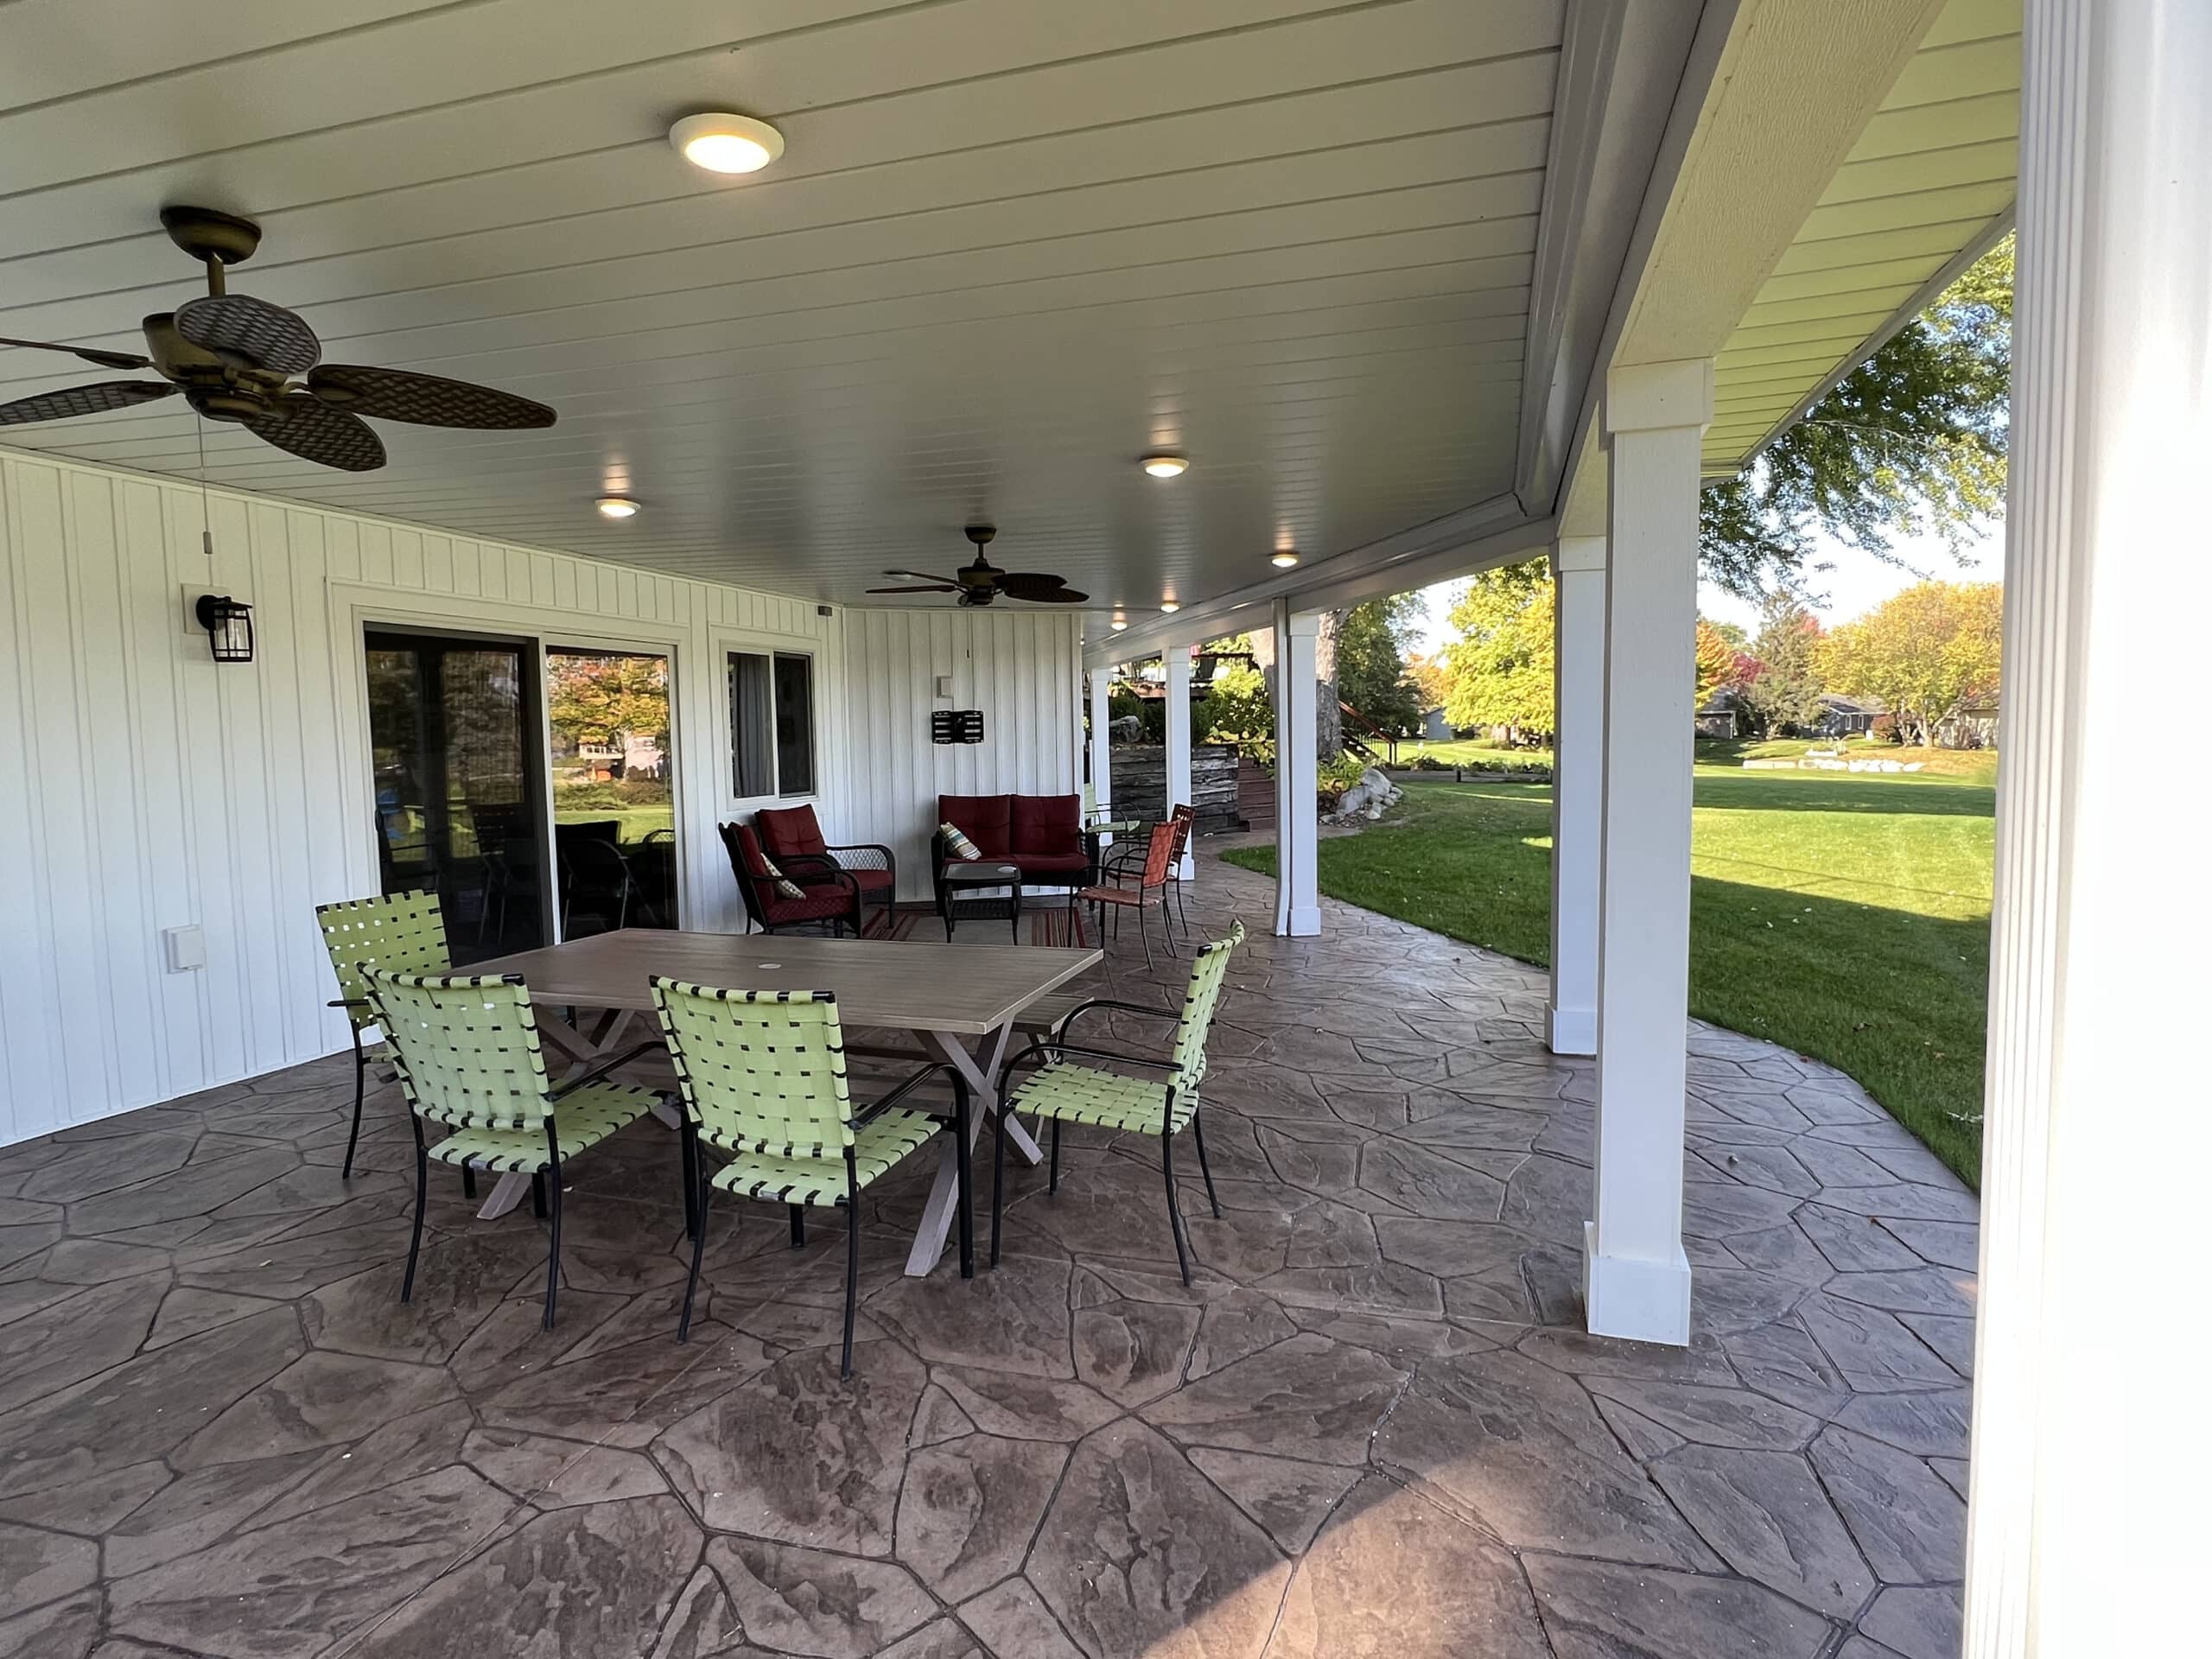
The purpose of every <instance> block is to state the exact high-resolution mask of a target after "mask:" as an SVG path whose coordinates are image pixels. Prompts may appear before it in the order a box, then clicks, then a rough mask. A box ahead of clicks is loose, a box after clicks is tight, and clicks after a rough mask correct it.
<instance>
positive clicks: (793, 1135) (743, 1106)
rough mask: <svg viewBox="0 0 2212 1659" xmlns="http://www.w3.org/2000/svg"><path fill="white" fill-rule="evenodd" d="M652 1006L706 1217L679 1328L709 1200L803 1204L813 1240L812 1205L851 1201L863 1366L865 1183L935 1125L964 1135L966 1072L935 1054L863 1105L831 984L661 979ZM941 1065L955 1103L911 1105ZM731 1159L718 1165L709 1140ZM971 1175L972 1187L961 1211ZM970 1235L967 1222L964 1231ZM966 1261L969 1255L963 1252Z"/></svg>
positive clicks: (694, 1286)
mask: <svg viewBox="0 0 2212 1659" xmlns="http://www.w3.org/2000/svg"><path fill="white" fill-rule="evenodd" d="M652 990H653V1006H654V1007H656V1008H658V1010H659V1011H660V1028H661V1032H662V1034H663V1036H664V1038H665V1039H667V1042H668V1052H669V1058H670V1059H671V1061H672V1062H673V1063H674V1065H675V1067H676V1081H677V1092H678V1093H679V1094H680V1095H681V1096H682V1098H683V1139H684V1159H683V1166H684V1178H685V1179H686V1180H687V1181H690V1182H691V1183H693V1184H694V1186H693V1191H694V1192H696V1195H697V1197H696V1205H693V1204H691V1203H687V1204H686V1205H685V1209H686V1211H694V1210H695V1209H696V1215H697V1217H698V1225H697V1228H696V1230H695V1231H694V1232H693V1234H692V1237H691V1276H690V1281H689V1282H688V1283H687V1284H686V1285H685V1286H684V1288H683V1318H682V1319H680V1320H679V1321H678V1323H677V1327H676V1339H677V1341H678V1342H684V1341H688V1340H689V1339H690V1334H691V1300H692V1298H693V1296H694V1295H696V1294H697V1291H698V1288H699V1262H700V1259H701V1257H702V1255H704V1253H705V1250H706V1239H707V1205H708V1199H709V1196H710V1195H711V1194H712V1193H713V1192H716V1191H720V1192H729V1193H734V1194H735V1195H736V1196H737V1197H739V1198H755V1199H759V1200H760V1201H762V1202H764V1203H769V1204H783V1205H789V1206H790V1208H791V1243H792V1245H793V1246H794V1247H797V1246H798V1245H799V1244H801V1243H804V1240H805V1216H806V1211H807V1208H808V1206H810V1205H821V1206H823V1207H824V1208H829V1209H834V1208H836V1207H837V1206H838V1205H842V1206H843V1207H844V1211H845V1357H844V1365H843V1370H842V1375H843V1376H851V1375H852V1374H853V1313H854V1308H855V1304H856V1302H857V1300H858V1298H859V1292H860V1271H861V1255H860V1250H861V1244H860V1196H861V1191H862V1189H864V1188H866V1187H867V1186H868V1185H870V1184H871V1183H873V1182H874V1180H876V1179H878V1178H879V1177H880V1176H882V1175H884V1174H887V1173H889V1172H890V1171H891V1170H892V1169H893V1167H894V1166H897V1165H898V1164H899V1161H900V1160H903V1159H904V1158H906V1155H907V1154H909V1153H912V1152H913V1151H914V1150H916V1149H917V1148H918V1147H921V1146H923V1145H925V1143H927V1141H929V1140H930V1138H931V1136H932V1135H937V1134H938V1133H939V1132H941V1131H949V1132H950V1133H951V1134H953V1135H956V1136H957V1137H959V1141H958V1144H959V1145H960V1146H963V1147H964V1146H965V1145H966V1144H967V1142H966V1135H967V1127H968V1085H967V1084H966V1083H965V1082H964V1081H963V1079H962V1077H961V1076H960V1074H959V1073H958V1072H957V1071H954V1070H953V1069H952V1068H951V1067H950V1066H949V1065H928V1066H924V1067H923V1068H922V1069H921V1070H919V1071H916V1072H915V1073H914V1074H913V1075H912V1076H911V1077H907V1078H906V1079H905V1080H904V1081H903V1082H901V1083H900V1084H899V1085H898V1086H897V1087H896V1088H894V1089H893V1090H891V1092H890V1093H889V1094H887V1095H885V1096H882V1097H881V1098H880V1099H879V1100H877V1101H876V1102H875V1103H874V1104H872V1105H870V1106H868V1107H866V1108H864V1109H861V1111H859V1112H857V1113H856V1112H855V1110H854V1109H853V1101H852V1092H851V1089H850V1087H849V1084H848V1082H847V1079H846V1076H845V1034H844V1029H843V1027H842V1025H841V1024H840V1022H839V1020H838V1018H837V999H836V995H833V994H832V993H830V992H828V991H730V990H716V989H714V988H710V987H708V986H703V985H691V984H687V983H684V982H682V981H679V980H673V979H664V978H663V977H661V976H659V975H658V974H656V975H655V976H653V980H652ZM940 1072H942V1073H943V1074H944V1075H945V1076H946V1077H950V1078H951V1079H952V1087H953V1094H954V1097H955V1099H956V1101H957V1103H958V1112H957V1116H955V1117H953V1118H950V1119H945V1118H940V1117H937V1116H931V1114H929V1113H926V1112H917V1111H912V1110H910V1109H907V1108H906V1107H903V1106H900V1105H899V1102H900V1101H901V1100H903V1099H905V1098H906V1096H907V1095H908V1094H910V1093H911V1092H912V1090H914V1089H916V1088H917V1087H918V1086H919V1085H920V1084H923V1083H925V1082H926V1081H928V1080H929V1079H930V1078H931V1077H935V1076H937V1075H938V1073H940ZM703 1147H715V1149H717V1150H718V1151H721V1152H725V1153H728V1154H729V1161H728V1162H727V1163H725V1164H724V1165H723V1166H721V1169H720V1170H718V1171H716V1172H715V1173H714V1174H713V1175H712V1176H711V1177H710V1176H709V1174H708V1173H707V1160H706V1154H705V1152H704V1150H703ZM966 1198H967V1193H966V1188H965V1182H964V1180H963V1187H962V1192H961V1199H962V1204H963V1217H964V1211H965V1203H966ZM964 1243H965V1239H964V1236H963V1245H964ZM963 1265H964V1264H963Z"/></svg>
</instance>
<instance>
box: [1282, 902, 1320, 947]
mask: <svg viewBox="0 0 2212 1659" xmlns="http://www.w3.org/2000/svg"><path fill="white" fill-rule="evenodd" d="M1320 931H1321V907H1320V906H1319V905H1294V906H1292V907H1291V912H1290V925H1289V926H1288V927H1287V928H1285V929H1283V930H1282V937H1283V938H1288V939H1311V938H1318V937H1319V935H1320Z"/></svg>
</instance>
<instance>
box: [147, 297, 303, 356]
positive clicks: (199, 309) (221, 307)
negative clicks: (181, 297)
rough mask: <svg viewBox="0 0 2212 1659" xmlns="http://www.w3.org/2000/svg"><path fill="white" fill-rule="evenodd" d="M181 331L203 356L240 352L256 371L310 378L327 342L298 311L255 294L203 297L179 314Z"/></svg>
mask: <svg viewBox="0 0 2212 1659" xmlns="http://www.w3.org/2000/svg"><path fill="white" fill-rule="evenodd" d="M176 331H177V333H179V334H182V335H183V336H184V337H185V338H186V339H187V340H190V341H191V342H192V343H193V344H194V346H199V347H200V349H201V350H202V351H208V352H234V353H237V354H238V356H240V357H242V358H244V359H246V361H247V362H249V363H251V364H253V365H255V366H256V367H258V368H264V369H270V370H274V371H275V372H277V373H278V374H305V373H306V372H308V370H309V369H311V368H313V367H314V366H315V365H316V364H317V363H318V362H320V361H321V359H322V342H321V340H317V339H316V338H315V330H314V329H312V328H310V327H308V326H307V324H306V322H305V321H302V319H301V317H300V315H299V313H297V312H296V311H287V310H286V309H285V308H283V306H281V305H271V304H270V302H268V301H266V300H257V299H255V298H254V297H253V296H252V295H251V294H203V295H202V296H200V298H198V299H196V300H188V301H186V302H185V303H183V304H182V305H181V306H179V307H177V308H176Z"/></svg>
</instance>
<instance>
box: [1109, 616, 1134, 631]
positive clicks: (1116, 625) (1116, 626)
mask: <svg viewBox="0 0 2212 1659" xmlns="http://www.w3.org/2000/svg"><path fill="white" fill-rule="evenodd" d="M1106 626H1108V627H1109V628H1111V629H1113V630H1114V632H1116V633H1119V632H1122V629H1124V628H1126V627H1128V626H1129V625H1128V623H1127V622H1125V621H1123V620H1122V619H1121V618H1120V617H1118V616H1117V617H1116V618H1115V619H1114V620H1112V621H1111V622H1109V623H1108V624H1107V625H1106Z"/></svg>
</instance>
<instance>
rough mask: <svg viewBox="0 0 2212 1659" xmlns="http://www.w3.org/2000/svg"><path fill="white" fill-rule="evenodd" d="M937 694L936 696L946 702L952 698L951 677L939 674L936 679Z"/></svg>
mask: <svg viewBox="0 0 2212 1659" xmlns="http://www.w3.org/2000/svg"><path fill="white" fill-rule="evenodd" d="M937 694H938V696H940V697H943V698H945V699H946V700H948V701H950V698H951V696H952V676H951V675H950V674H940V675H938V677H937Z"/></svg>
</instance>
